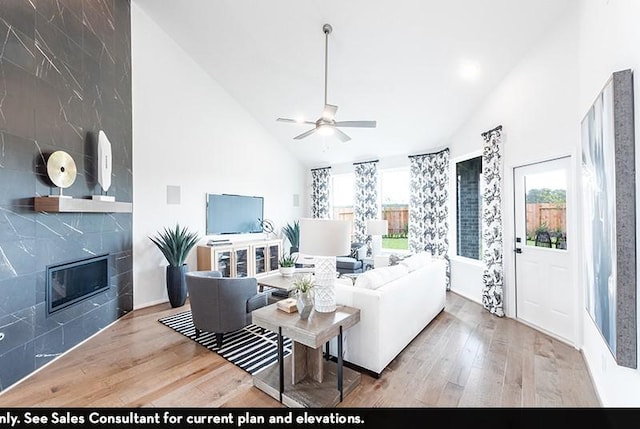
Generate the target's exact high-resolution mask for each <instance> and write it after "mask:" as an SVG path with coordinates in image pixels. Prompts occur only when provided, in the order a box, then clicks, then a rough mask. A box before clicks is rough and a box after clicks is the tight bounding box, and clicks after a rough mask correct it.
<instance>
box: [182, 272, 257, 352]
mask: <svg viewBox="0 0 640 429" xmlns="http://www.w3.org/2000/svg"><path fill="white" fill-rule="evenodd" d="M186 281H187V291H188V292H189V303H190V304H191V314H192V317H193V326H194V327H195V330H196V338H198V337H199V336H200V334H201V333H202V331H205V332H212V333H215V334H216V343H217V346H218V348H220V347H222V339H223V335H224V334H225V333H227V332H233V331H237V330H238V329H242V328H244V327H245V326H247V325H249V324H250V323H251V312H252V311H253V310H256V309H258V308H260V307H263V306H265V305H267V296H268V294H267V293H258V292H257V291H258V282H257V280H256V279H255V277H222V273H220V272H219V271H191V272H188V273H187V274H186Z"/></svg>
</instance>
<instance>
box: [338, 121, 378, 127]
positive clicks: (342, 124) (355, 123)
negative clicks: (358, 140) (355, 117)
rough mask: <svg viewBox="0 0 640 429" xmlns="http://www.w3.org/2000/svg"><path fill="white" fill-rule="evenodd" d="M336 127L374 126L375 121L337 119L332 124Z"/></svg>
mask: <svg viewBox="0 0 640 429" xmlns="http://www.w3.org/2000/svg"><path fill="white" fill-rule="evenodd" d="M334 125H335V126H336V127H359V128H375V127H376V125H377V124H376V121H339V122H336V123H335V124H334Z"/></svg>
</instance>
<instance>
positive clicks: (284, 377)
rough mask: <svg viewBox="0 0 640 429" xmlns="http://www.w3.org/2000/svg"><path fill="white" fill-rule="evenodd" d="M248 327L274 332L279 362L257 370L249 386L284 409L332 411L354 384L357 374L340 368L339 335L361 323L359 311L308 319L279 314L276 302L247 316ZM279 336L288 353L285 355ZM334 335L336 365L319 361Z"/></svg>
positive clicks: (314, 315) (341, 308)
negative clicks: (288, 347) (289, 346)
mask: <svg viewBox="0 0 640 429" xmlns="http://www.w3.org/2000/svg"><path fill="white" fill-rule="evenodd" d="M252 319H253V324H255V325H257V326H260V327H263V328H265V329H269V330H271V331H273V332H277V333H278V362H275V363H274V364H273V365H271V366H269V367H267V368H265V369H263V370H262V371H260V372H258V373H257V374H255V375H254V377H253V385H254V386H256V387H257V388H258V389H260V390H262V391H264V392H265V393H267V394H269V395H270V396H272V397H273V398H275V399H277V400H279V401H280V402H282V403H283V404H284V405H286V406H289V407H333V406H335V405H337V404H338V403H340V402H341V401H342V400H343V398H344V396H345V395H347V394H349V392H351V391H352V390H353V389H354V388H355V387H356V386H357V385H358V384H360V378H361V375H360V373H359V372H357V371H354V370H352V369H350V368H345V367H343V361H342V334H343V332H344V330H346V329H348V328H350V327H351V326H353V325H355V324H356V323H358V322H359V321H360V310H359V309H357V308H353V307H348V306H345V305H338V306H337V308H336V310H335V311H334V312H331V313H318V312H316V311H313V312H312V313H311V315H310V316H309V318H308V319H306V320H305V319H300V316H299V315H298V313H286V312H284V311H281V310H278V308H277V306H276V304H271V305H268V306H266V307H262V308H259V309H257V310H255V311H253V313H252ZM283 337H287V338H290V339H291V340H292V344H293V350H292V354H291V355H290V356H287V357H286V358H285V357H284V350H283ZM334 337H337V343H338V353H337V354H338V356H337V359H336V360H337V362H334V361H332V360H330V359H329V358H328V353H327V354H326V355H325V356H324V357H323V353H322V346H323V345H326V346H327V351H328V344H329V340H331V339H332V338H334Z"/></svg>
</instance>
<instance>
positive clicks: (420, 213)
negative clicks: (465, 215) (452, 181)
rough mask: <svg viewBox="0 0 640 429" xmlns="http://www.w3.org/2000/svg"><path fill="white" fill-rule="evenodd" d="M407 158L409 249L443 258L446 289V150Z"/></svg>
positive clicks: (447, 233) (447, 179) (447, 209)
mask: <svg viewBox="0 0 640 429" xmlns="http://www.w3.org/2000/svg"><path fill="white" fill-rule="evenodd" d="M409 159H410V178H411V179H410V180H411V185H410V186H411V189H410V195H411V197H410V200H409V250H410V251H411V252H413V253H417V252H422V251H427V252H430V253H431V254H432V255H433V256H435V257H440V258H443V259H444V260H445V261H446V265H447V290H449V289H450V287H451V285H450V277H451V273H450V268H449V237H448V236H449V174H450V172H449V149H445V150H442V151H440V152H437V153H430V154H426V155H416V156H411V157H410V158H409Z"/></svg>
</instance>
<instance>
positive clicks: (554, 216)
mask: <svg viewBox="0 0 640 429" xmlns="http://www.w3.org/2000/svg"><path fill="white" fill-rule="evenodd" d="M570 168H571V165H570V158H569V157H565V158H559V159H555V160H552V161H545V162H540V163H536V164H530V165H526V166H522V167H516V168H514V192H515V206H516V207H515V237H516V243H515V249H516V250H515V251H516V257H515V260H516V264H515V266H516V317H517V318H518V319H520V320H522V321H523V322H526V323H528V324H530V325H532V326H534V327H537V328H540V329H541V330H542V331H545V332H547V333H549V334H551V335H553V336H555V337H557V338H559V339H562V340H564V341H566V342H568V343H571V344H575V326H576V320H575V315H576V311H575V308H576V305H575V302H576V295H575V290H574V286H573V276H574V273H573V272H572V268H571V252H574V251H575V242H576V241H575V240H574V237H571V236H570V235H567V231H573V230H574V229H570V228H568V225H567V221H568V220H569V219H572V218H571V216H569V214H570V213H571V211H572V210H573V209H574V208H573V207H571V204H570V203H571V202H573V199H572V196H571V193H572V190H573V188H572V185H571V183H570V177H571V175H570Z"/></svg>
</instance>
